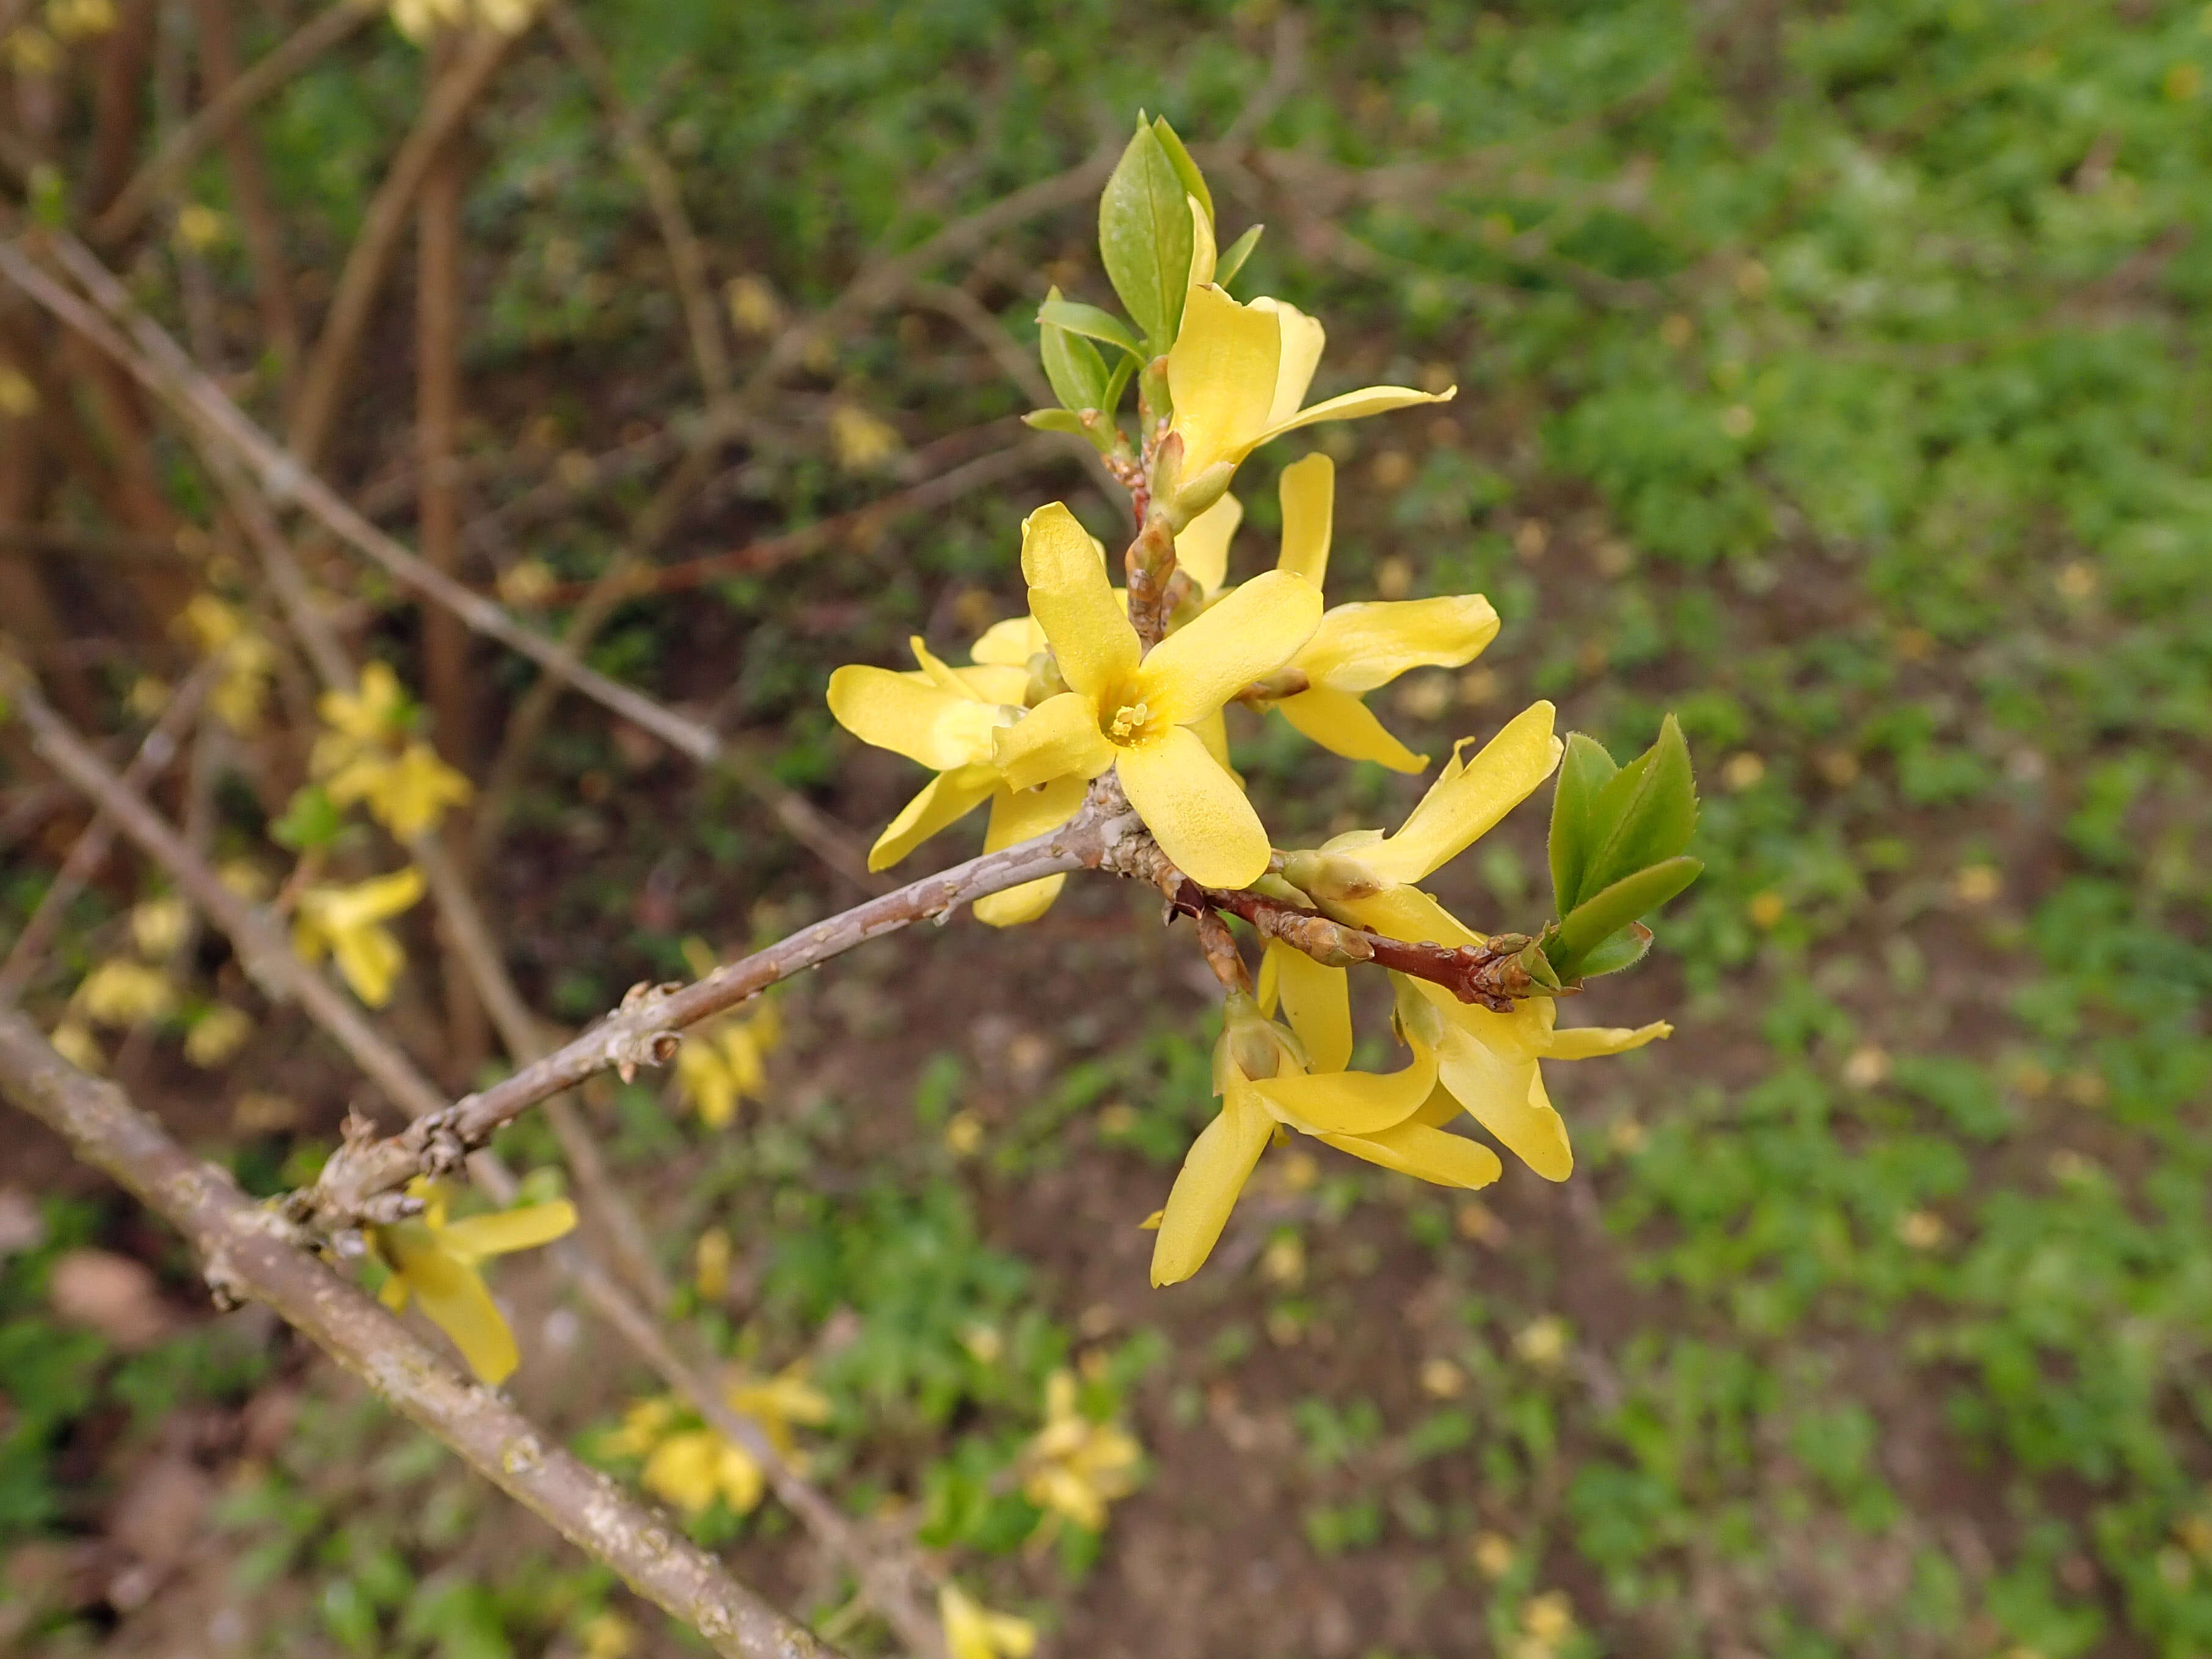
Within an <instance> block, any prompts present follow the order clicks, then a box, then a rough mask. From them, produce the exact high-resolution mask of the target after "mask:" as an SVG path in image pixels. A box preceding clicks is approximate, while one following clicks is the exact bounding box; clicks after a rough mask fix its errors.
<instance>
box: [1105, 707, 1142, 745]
mask: <svg viewBox="0 0 2212 1659" xmlns="http://www.w3.org/2000/svg"><path fill="white" fill-rule="evenodd" d="M1151 719H1152V710H1151V709H1150V708H1146V706H1145V705H1144V704H1143V703H1141V702H1125V703H1123V704H1122V705H1121V707H1120V708H1117V709H1115V711H1114V718H1113V719H1112V720H1109V721H1108V722H1107V725H1106V735H1107V737H1108V738H1110V739H1111V740H1112V741H1114V742H1115V743H1124V744H1126V743H1134V742H1135V741H1136V740H1137V737H1138V734H1139V733H1140V732H1143V731H1144V729H1145V723H1146V721H1147V720H1151Z"/></svg>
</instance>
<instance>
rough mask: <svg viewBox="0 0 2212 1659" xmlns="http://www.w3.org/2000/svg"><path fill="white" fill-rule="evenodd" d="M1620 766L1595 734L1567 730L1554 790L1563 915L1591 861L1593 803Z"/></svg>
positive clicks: (1555, 884)
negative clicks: (1591, 811) (1585, 868)
mask: <svg viewBox="0 0 2212 1659" xmlns="http://www.w3.org/2000/svg"><path fill="white" fill-rule="evenodd" d="M1619 771H1620V768H1619V767H1617V766H1615V765H1614V764H1613V757H1612V756H1610V755H1608V754H1607V753H1606V752H1605V745H1604V744H1601V743H1599V742H1598V741H1597V739H1596V738H1588V737H1584V736H1583V734H1582V733H1581V732H1569V733H1568V734H1567V752H1566V754H1565V757H1563V758H1562V759H1561V760H1560V762H1559V782H1558V783H1557V784H1555V785H1554V786H1553V790H1552V847H1551V853H1552V898H1553V903H1554V904H1556V905H1557V906H1558V907H1559V915H1563V916H1564V915H1566V913H1567V912H1568V911H1570V910H1571V909H1573V908H1575V900H1576V899H1577V897H1578V896H1580V889H1581V887H1582V879H1583V866H1584V865H1586V864H1587V863H1588V862H1589V852H1590V847H1589V841H1590V836H1589V809H1590V803H1591V802H1592V801H1593V800H1595V799H1596V798H1597V793H1598V791H1599V790H1601V789H1602V788H1604V787H1605V786H1606V785H1607V783H1608V782H1610V781H1612V779H1613V775H1614V774H1615V773H1617V772H1619Z"/></svg>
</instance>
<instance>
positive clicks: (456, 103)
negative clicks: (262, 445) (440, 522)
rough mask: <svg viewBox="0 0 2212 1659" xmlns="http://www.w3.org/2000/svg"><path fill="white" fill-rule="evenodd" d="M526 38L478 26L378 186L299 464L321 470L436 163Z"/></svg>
mask: <svg viewBox="0 0 2212 1659" xmlns="http://www.w3.org/2000/svg"><path fill="white" fill-rule="evenodd" d="M518 38H519V37H518V36H516V35H512V34H508V33H505V32H504V31H502V30H500V29H478V30H477V31H476V32H475V33H471V35H469V36H468V37H467V41H466V44H465V46H462V48H461V50H460V53H459V56H458V57H457V58H455V60H454V63H453V70H452V71H451V72H450V73H449V74H447V75H443V76H440V77H439V79H438V83H437V86H436V88H435V90H434V91H433V92H432V93H431V94H430V97H429V99H428V100H427V101H426V102H425V103H424V105H423V107H422V115H421V116H420V117H419V118H417V119H416V123H415V128H414V131H411V132H410V133H409V134H408V135H407V137H406V141H405V142H404V143H402V144H401V145H400V147H399V153H398V155H395V156H393V157H392V169H391V171H390V172H389V173H386V174H385V178H384V182H383V183H382V184H381V185H379V186H378V187H377V191H376V195H375V197H374V198H373V199H372V200H371V201H370V203H369V204H368V213H367V214H366V215H365V216H363V217H362V222H361V231H360V234H357V235H356V237H355V238H354V243H353V246H352V247H350V248H349V249H348V250H347V252H346V259H345V264H344V266H343V268H342V269H341V270H340V271H339V273H338V281H337V288H336V289H334V290H332V293H331V307H330V311H329V313H327V314H326V315H325V317H324V319H323V330H322V333H321V335H320V336H319V337H318V338H317V339H316V341H315V346H314V350H313V352H312V353H311V354H310V356H308V359H307V372H306V374H303V375H302V376H301V380H300V398H299V401H298V402H297V403H296V404H294V405H293V408H292V418H291V422H290V426H289V431H288V433H287V440H288V442H289V447H290V448H291V451H292V454H293V457H294V458H295V463H296V465H298V466H300V467H302V468H307V469H309V470H312V469H313V468H314V467H315V466H316V465H319V463H320V462H321V459H322V455H323V450H324V447H325V445H326V444H327V443H328V442H329V440H330V436H331V427H332V425H333V424H334V423H335V422H336V421H337V414H338V409H339V406H340V404H341V402H342V400H343V398H344V396H345V388H346V382H347V380H349V378H350V377H351V375H352V373H353V366H354V361H355V359H356V356H358V355H359V353H360V348H361V342H362V336H363V335H364V334H365V333H366V332H367V331H368V318H369V312H370V309H371V308H372V307H374V305H375V304H376V296H377V293H378V291H379V290H380V289H382V288H383V286H384V278H385V276H386V273H387V272H388V271H389V270H391V267H392V255H393V254H394V253H395V252H397V251H398V246H399V239H400V236H401V235H402V234H404V232H405V230H406V228H407V220H408V216H409V214H410V210H412V209H413V208H414V205H415V202H416V194H417V192H418V191H420V190H421V189H422V180H423V179H424V178H425V177H426V176H427V175H428V173H429V171H430V167H431V164H432V162H434V161H435V160H436V159H437V157H438V155H439V154H440V153H441V151H442V150H443V149H445V148H446V145H447V141H448V140H450V139H451V138H452V137H453V135H454V134H455V133H457V132H459V131H460V127H461V124H462V122H464V121H465V120H466V119H467V118H468V115H469V111H470V110H471V108H472V107H473V106H474V105H475V103H476V100H477V94H480V93H481V92H483V89H484V88H485V87H487V86H489V84H490V82H491V77H492V76H493V74H494V73H495V71H496V70H498V68H499V66H500V64H501V61H502V60H503V59H504V58H506V56H507V52H508V51H509V50H510V49H511V48H512V47H513V45H514V43H515V41H516V40H517V39H518Z"/></svg>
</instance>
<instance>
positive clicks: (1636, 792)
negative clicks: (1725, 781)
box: [1577, 714, 1698, 899]
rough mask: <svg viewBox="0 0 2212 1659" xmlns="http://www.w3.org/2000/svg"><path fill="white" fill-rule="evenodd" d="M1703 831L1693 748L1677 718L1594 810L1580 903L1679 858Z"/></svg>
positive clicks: (1579, 890)
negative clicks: (1649, 867) (1692, 764)
mask: <svg viewBox="0 0 2212 1659" xmlns="http://www.w3.org/2000/svg"><path fill="white" fill-rule="evenodd" d="M1697 828H1698V787H1697V781H1696V779H1695V777H1694V776H1693V775H1692V773H1691V769H1690V745H1689V744H1686V742H1684V741H1683V739H1682V728H1681V726H1680V724H1678V723H1677V722H1676V720H1675V719H1674V716H1673V715H1672V714H1669V715H1668V716H1667V719H1666V720H1665V722H1664V723H1663V724H1662V726H1660V728H1659V738H1658V741H1657V742H1656V743H1654V744H1652V745H1651V746H1650V748H1649V749H1647V750H1644V752H1643V753H1642V754H1640V755H1638V757H1636V758H1635V759H1634V760H1632V761H1631V762H1629V763H1628V764H1627V765H1626V766H1624V767H1622V768H1621V769H1620V771H1619V772H1618V773H1617V774H1615V775H1614V776H1613V779H1612V781H1610V782H1608V783H1607V785H1606V786H1605V787H1604V788H1602V789H1601V790H1599V791H1598V793H1597V796H1596V798H1595V799H1594V800H1592V801H1591V803H1590V808H1589V849H1590V850H1589V859H1588V860H1587V862H1585V863H1584V865H1583V870H1582V878H1581V880H1580V882H1579V883H1578V884H1577V899H1580V898H1581V897H1582V896H1586V895H1589V894H1592V893H1597V892H1601V891H1603V890H1605V889H1606V888H1607V887H1610V886H1611V885H1613V883H1614V882H1616V881H1619V880H1620V878H1622V877H1623V876H1630V875H1633V874H1635V873H1636V872H1638V870H1641V869H1643V868H1644V866H1646V865H1650V864H1657V863H1660V862H1662V860H1667V859H1671V858H1673V857H1674V855H1675V854H1678V853H1680V852H1681V851H1682V850H1683V849H1684V848H1686V847H1688V846H1689V844H1690V837H1691V836H1693V835H1694V834H1696V833H1697Z"/></svg>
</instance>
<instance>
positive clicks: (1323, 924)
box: [1117, 836, 1558, 1014]
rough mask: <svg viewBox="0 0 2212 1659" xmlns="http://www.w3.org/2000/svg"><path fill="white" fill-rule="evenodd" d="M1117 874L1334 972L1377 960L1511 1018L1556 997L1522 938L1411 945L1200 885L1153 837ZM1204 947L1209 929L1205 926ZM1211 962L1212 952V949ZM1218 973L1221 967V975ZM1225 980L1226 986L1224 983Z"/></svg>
mask: <svg viewBox="0 0 2212 1659" xmlns="http://www.w3.org/2000/svg"><path fill="white" fill-rule="evenodd" d="M1121 865H1122V867H1121V869H1120V870H1119V871H1118V872H1117V873H1120V874H1122V875H1127V876H1132V877H1134V878H1137V879H1139V880H1142V881H1148V882H1150V883H1152V885H1153V886H1155V887H1157V888H1158V889H1159V890H1160V891H1161V892H1162V893H1163V894H1164V895H1165V896H1166V898H1167V901H1168V908H1169V909H1170V913H1171V914H1172V915H1182V916H1192V917H1196V918H1201V919H1203V918H1206V917H1209V916H1215V915H1232V916H1236V917H1238V918H1240V919H1241V920H1243V921H1245V922H1247V923H1249V924H1250V926H1251V928H1252V931H1253V932H1254V933H1257V934H1259V935H1260V937H1261V939H1279V940H1280V941H1281V942H1282V943H1284V944H1285V945H1289V946H1290V947H1291V949H1292V950H1294V951H1304V953H1305V954H1306V955H1307V956H1310V957H1312V958H1313V959H1314V960H1315V961H1316V962H1318V963H1322V964H1323V965H1324V966H1327V967H1330V968H1349V967H1352V966H1353V965H1354V964H1356V963H1373V964H1374V965H1375V966H1376V967H1377V968H1387V969H1389V970H1390V971H1391V972H1392V973H1395V974H1404V975H1407V976H1409V977H1411V978H1413V979H1425V980H1428V981H1431V983H1433V984H1437V985H1441V986H1443V987H1444V989H1446V990H1447V991H1449V992H1450V993H1451V994H1453V995H1454V996H1455V997H1457V998H1458V999H1459V1000H1461V1001H1462V1002H1471V1003H1479V1004H1480V1005H1481V1006H1483V1007H1485V1008H1488V1009H1490V1010H1492V1012H1496V1013H1501V1014H1504V1013H1510V1012H1512V1010H1513V1005H1514V1004H1515V1003H1516V1001H1522V1000H1526V999H1528V998H1529V997H1532V996H1553V995H1557V994H1558V993H1556V992H1554V991H1552V990H1550V989H1548V988H1546V987H1541V986H1539V985H1538V984H1537V983H1536V982H1535V981H1534V979H1532V978H1531V977H1530V976H1529V974H1528V969H1526V968H1523V967H1522V965H1521V963H1520V961H1519V957H1520V955H1521V952H1522V951H1523V950H1525V949H1526V948H1527V947H1528V935H1526V934H1523V933H1499V934H1498V935H1496V936H1495V937H1493V938H1492V939H1489V940H1488V941H1487V942H1486V943H1485V944H1483V945H1480V946H1474V945H1432V944H1412V943H1408V942H1407V941H1406V940H1404V939H1390V938H1389V937H1387V936H1385V935H1384V934H1382V933H1376V932H1375V931H1374V930H1373V929H1371V928H1367V927H1352V926H1351V925H1350V924H1349V923H1346V922H1341V921H1331V920H1330V919H1329V918H1328V917H1327V916H1324V915H1321V914H1320V913H1319V912H1317V911H1314V910H1306V909H1301V908H1299V907H1297V905H1294V904H1287V903H1285V902H1283V901H1282V900H1280V899H1273V898H1269V897H1267V896H1266V895H1265V894H1262V893H1257V892H1255V891H1253V890H1250V889H1249V888H1247V889H1245V890H1243V891H1231V890H1226V889H1224V888H1219V887H1201V886H1200V885H1199V884H1197V883H1196V882H1194V881H1193V880H1192V879H1191V878H1189V877H1188V876H1186V875H1185V874H1183V872H1182V871H1180V870H1178V869H1176V866H1174V865H1172V864H1170V863H1169V862H1168V859H1167V855H1166V854H1164V853H1163V852H1161V851H1160V849H1159V846H1158V843H1157V842H1154V841H1153V840H1152V838H1151V837H1150V836H1143V837H1140V838H1139V839H1138V840H1136V841H1135V842H1132V843H1131V845H1130V846H1129V848H1128V849H1127V851H1126V852H1125V853H1124V854H1122V860H1121ZM1200 933H1201V943H1205V939H1204V937H1203V936H1204V933H1205V930H1204V929H1203V928H1201V930H1200ZM1206 954H1207V959H1208V961H1209V962H1212V960H1213V958H1214V956H1215V954H1216V951H1215V948H1214V947H1213V946H1212V945H1207V947H1206ZM1218 971H1219V969H1218V965H1217V967H1216V972H1217V973H1218Z"/></svg>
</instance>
